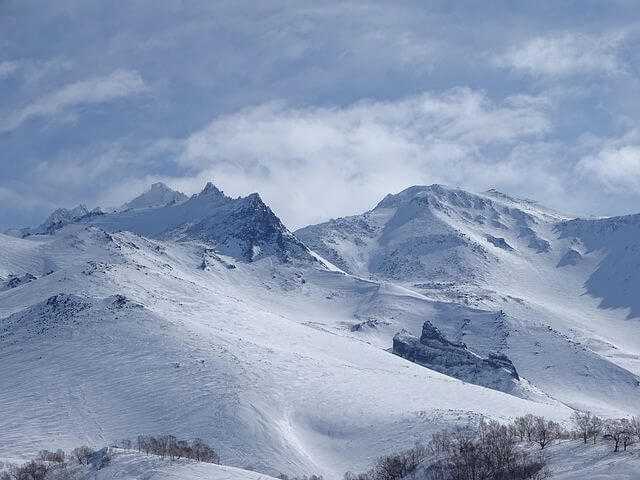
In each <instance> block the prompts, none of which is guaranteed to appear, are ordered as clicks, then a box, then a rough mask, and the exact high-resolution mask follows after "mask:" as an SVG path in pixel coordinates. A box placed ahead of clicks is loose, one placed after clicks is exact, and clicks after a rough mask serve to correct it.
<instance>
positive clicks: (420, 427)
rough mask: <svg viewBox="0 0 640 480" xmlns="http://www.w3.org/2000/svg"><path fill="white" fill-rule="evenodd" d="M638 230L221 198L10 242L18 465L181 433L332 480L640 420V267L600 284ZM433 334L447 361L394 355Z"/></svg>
mask: <svg viewBox="0 0 640 480" xmlns="http://www.w3.org/2000/svg"><path fill="white" fill-rule="evenodd" d="M152 190H153V189H152ZM88 213H90V212H88ZM607 222H613V223H614V224H615V225H618V226H617V227H615V228H614V227H612V226H609V224H608V223H607ZM625 222H628V224H627V223H625ZM632 223H633V222H632V221H631V220H624V221H623V220H570V219H569V218H567V217H565V216H562V215H560V214H557V213H554V212H551V211H548V210H545V209H544V208H542V207H540V206H538V205H536V204H535V203H533V202H530V201H521V200H517V199H513V198H510V197H507V196H505V195H502V194H499V193H498V192H487V193H484V194H480V195H476V194H471V193H468V192H464V191H461V190H457V189H450V188H447V187H442V186H431V187H412V188H411V189H408V190H406V191H404V192H401V193H399V194H397V195H390V196H388V197H386V198H385V199H384V200H383V201H382V202H380V204H379V205H378V206H376V207H375V208H374V209H373V210H371V211H370V212H367V213H364V214H362V215H358V216H354V217H349V218H345V219H339V220H335V221H332V222H328V223H326V224H322V225H317V226H312V227H307V228H305V229H302V230H300V231H298V232H297V233H296V234H295V235H294V234H292V233H291V232H289V231H288V230H287V228H286V227H285V226H284V225H283V224H282V222H281V221H280V220H279V219H278V218H277V216H276V215H275V214H274V213H273V212H272V211H271V209H270V208H269V207H268V206H267V205H265V204H264V202H263V201H262V200H261V199H260V197H259V196H258V195H257V194H253V195H249V196H247V197H243V198H237V199H233V198H229V197H227V196H226V195H224V194H223V193H222V192H221V191H220V190H219V189H217V188H216V187H215V186H214V185H213V184H208V185H207V186H206V187H205V188H204V190H203V191H202V192H200V193H199V194H196V195H194V196H192V197H191V198H188V199H182V200H179V201H169V202H167V203H166V204H156V203H155V202H149V203H147V204H144V203H141V204H139V207H135V208H128V209H126V210H122V209H120V210H118V211H116V212H111V213H103V212H101V214H96V215H86V214H83V215H80V216H78V217H77V218H75V219H73V218H72V219H71V220H70V221H68V222H66V223H65V222H62V224H60V225H59V227H57V228H54V229H50V230H43V231H40V232H38V233H36V232H32V233H31V234H30V235H28V236H26V237H24V238H17V237H15V236H8V235H0V279H1V280H2V281H3V285H5V286H4V287H3V288H0V405H2V407H3V413H4V415H2V416H0V440H1V441H0V460H3V459H4V460H11V459H18V458H19V457H21V458H26V457H28V456H29V455H32V454H33V453H35V452H36V451H37V450H39V449H40V448H49V449H55V448H58V447H60V448H65V449H70V448H73V447H75V446H77V445H78V444H81V443H89V444H94V445H96V446H101V445H104V444H105V443H107V442H110V441H112V440H115V439H121V438H127V437H128V438H134V437H135V436H136V435H137V434H149V433H165V432H168V433H172V434H174V435H177V436H180V437H182V438H194V437H202V438H205V439H206V440H207V441H208V442H209V443H210V444H212V445H213V446H214V447H215V448H216V449H218V450H219V451H220V453H221V457H222V460H223V462H224V463H226V464H230V465H233V466H236V467H248V466H251V467H252V468H253V469H257V470H259V471H262V472H265V473H268V474H272V475H274V476H276V475H277V474H278V473H281V472H284V473H287V474H302V473H312V472H317V473H322V474H324V475H325V476H326V478H330V479H333V478H340V477H341V476H342V474H343V473H344V471H346V470H353V471H359V470H363V469H364V468H366V467H367V466H368V465H369V464H370V463H371V461H372V460H373V459H374V458H375V457H376V456H378V455H380V454H382V453H385V452H392V451H396V450H398V449H401V448H403V447H407V446H411V445H413V444H414V443H415V442H416V441H418V440H421V439H427V438H428V437H429V435H430V433H431V432H433V431H435V430H438V429H440V428H441V427H443V426H446V425H450V424H453V423H458V422H460V421H465V420H467V419H469V418H477V417H478V416H479V415H485V416H489V417H492V418H498V419H506V418H509V417H512V416H515V415H520V414H523V413H528V412H531V413H537V414H542V415H545V416H547V417H549V418H555V419H558V420H564V419H567V418H568V416H569V415H570V413H571V411H572V410H571V409H572V408H584V409H590V410H592V411H596V412H598V413H601V414H604V415H619V414H620V413H621V412H624V413H627V414H628V413H640V411H639V410H638V408H639V407H638V405H640V402H638V400H639V398H640V396H639V395H640V387H639V383H638V373H640V363H639V360H640V335H638V333H639V332H638V329H639V326H640V324H639V323H638V322H637V320H634V318H635V317H634V315H635V314H634V310H633V308H632V307H633V299H634V298H635V297H633V295H632V294H633V278H634V277H633V275H634V271H633V270H632V269H629V270H628V271H627V270H622V271H627V272H628V273H629V275H631V277H630V278H631V280H626V279H625V278H624V277H623V278H619V277H617V276H615V275H614V272H615V271H614V270H612V269H607V268H605V269H604V271H603V273H598V272H599V271H600V270H601V269H602V266H603V265H605V266H606V265H607V262H609V261H611V262H613V263H614V264H615V262H616V261H619V260H616V259H619V258H621V257H619V255H625V253H624V252H626V251H629V250H632V251H635V250H633V248H634V247H633V245H635V244H636V243H635V240H634V238H633V237H634V235H633V232H634V228H635V227H634V226H633V225H632ZM636 238H637V237H636ZM570 251H575V252H576V253H575V254H571V253H569V252H570ZM325 259H326V260H325ZM607 259H611V260H607ZM612 268H613V267H612ZM599 275H604V276H602V277H599ZM16 278H17V279H23V278H24V279H26V280H28V281H26V280H25V281H24V282H23V281H13V280H12V279H16ZM594 278H595V279H594ZM8 282H11V285H8ZM590 282H591V283H590ZM602 282H605V283H608V289H604V290H602V289H601V290H598V288H596V287H594V285H596V286H602V285H603V283H602ZM614 282H619V287H620V288H618V284H617V283H614ZM624 285H628V288H627V290H624V289H623V288H622V287H624ZM613 289H615V290H616V292H615V293H616V295H620V296H618V297H615V296H609V297H608V299H605V297H604V296H603V294H605V293H607V294H608V292H609V291H611V290H613ZM620 292H626V293H620ZM610 295H613V294H610ZM605 300H606V302H609V303H606V302H605ZM614 307H615V308H614ZM427 321H428V322H429V325H431V327H432V328H431V329H429V328H427V333H429V332H434V331H437V332H438V335H437V336H436V335H435V334H430V335H427V337H429V338H426V337H425V338H426V340H425V342H426V343H428V342H427V340H438V342H439V343H440V344H441V345H444V347H445V348H444V350H445V353H446V359H445V360H446V361H444V362H441V363H440V364H433V363H432V364H430V363H429V361H430V360H429V361H423V362H416V361H411V360H416V358H411V359H407V358H403V357H402V356H400V355H399V354H394V353H393V352H392V349H393V347H394V342H393V339H394V336H396V334H398V333H399V332H401V331H403V330H404V333H403V335H405V337H404V338H405V339H411V338H413V340H411V342H414V343H413V344H412V345H413V346H414V347H415V348H422V347H419V345H418V344H417V343H415V342H417V341H418V339H417V337H421V335H422V336H424V335H423V334H424V330H425V328H424V325H425V322H427ZM436 329H437V330H436ZM436 337H437V338H436ZM421 340H422V339H421ZM423 345H424V344H423ZM429 345H431V347H433V346H434V345H433V344H429ZM435 347H437V348H441V346H439V345H435ZM396 353H400V352H396ZM452 359H453V363H452ZM456 359H460V362H458V360H456ZM464 362H467V364H472V366H473V368H474V369H476V370H477V369H478V368H484V367H485V366H486V367H487V368H488V370H487V372H489V373H490V375H489V376H488V377H485V376H482V378H480V377H478V376H477V375H476V373H475V370H474V375H475V376H471V377H470V376H468V375H469V371H468V370H465V369H464V368H458V367H460V365H462V364H463V363H464ZM511 369H513V372H517V374H516V375H512V374H510V373H509V372H510V371H511ZM491 372H493V373H491ZM505 372H506V374H507V375H506V376H505ZM494 374H497V375H498V376H497V377H495V376H493V375H494ZM516 376H517V379H516ZM507 377H508V378H507ZM486 378H489V379H492V378H497V379H498V381H496V382H493V381H488V382H487V381H485V379H486ZM470 382H474V383H477V384H474V383H470ZM505 382H506V383H508V382H516V383H514V386H513V388H504V385H505Z"/></svg>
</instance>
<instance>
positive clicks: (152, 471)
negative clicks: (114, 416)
mask: <svg viewBox="0 0 640 480" xmlns="http://www.w3.org/2000/svg"><path fill="white" fill-rule="evenodd" d="M110 456H111V460H110V461H109V463H108V464H107V465H106V466H105V467H103V468H101V469H100V470H96V469H95V468H94V467H91V466H89V467H81V468H77V467H76V468H75V472H74V473H75V474H76V477H75V478H77V479H78V480H85V479H86V480H111V479H116V478H117V479H118V480H139V479H147V480H275V479H274V478H273V477H269V476H267V475H263V474H261V473H256V472H252V471H249V470H244V469H239V468H234V467H228V466H224V465H215V464H212V463H200V462H195V461H192V460H184V459H181V460H169V459H163V458H160V457H158V456H155V455H145V454H141V453H138V452H135V451H125V450H118V449H111V453H110Z"/></svg>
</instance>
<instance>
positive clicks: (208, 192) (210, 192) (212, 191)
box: [198, 182, 227, 198]
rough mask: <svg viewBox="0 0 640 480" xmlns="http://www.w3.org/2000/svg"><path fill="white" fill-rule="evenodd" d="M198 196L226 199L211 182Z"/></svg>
mask: <svg viewBox="0 0 640 480" xmlns="http://www.w3.org/2000/svg"><path fill="white" fill-rule="evenodd" d="M198 196H216V197H225V198H227V197H226V195H225V194H224V192H223V191H222V190H220V189H219V188H218V187H216V186H215V185H214V184H213V182H207V184H206V185H205V186H204V188H203V189H202V191H201V192H200V193H199V194H198Z"/></svg>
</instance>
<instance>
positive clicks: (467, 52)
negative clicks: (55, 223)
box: [0, 0, 640, 229]
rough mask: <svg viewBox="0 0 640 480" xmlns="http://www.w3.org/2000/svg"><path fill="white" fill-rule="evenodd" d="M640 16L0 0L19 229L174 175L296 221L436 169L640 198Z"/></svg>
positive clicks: (4, 128) (12, 194)
mask: <svg viewBox="0 0 640 480" xmlns="http://www.w3.org/2000/svg"><path fill="white" fill-rule="evenodd" d="M454 3H455V5H452V4H454ZM545 3H546V5H545ZM426 5H428V6H426ZM639 13H640V9H639V8H638V4H637V2H634V1H630V2H615V1H609V2H591V1H588V0H577V1H570V2H560V1H548V2H540V1H531V2H512V1H505V2H499V1H492V2H480V1H475V2H468V3H467V2H450V1H448V0H447V1H443V2H437V1H430V2H424V1H422V0H420V1H415V2H411V1H398V0H395V1H385V2H373V1H371V2H364V1H362V2H360V1H352V2H348V1H345V2H324V1H318V0H316V1H313V2H304V1H302V0H295V1H290V2H288V1H256V0H252V1H247V2H245V1H242V0H232V1H211V0H207V1H202V2H198V1H186V0H185V1H174V2H172V1H168V0H160V1H159V0H148V1H142V0H141V1H135V0H131V1H127V2H109V1H99V2H98V1H89V0H77V1H67V0H56V1H44V0H43V1H30V0H0V205H1V207H0V229H3V228H7V227H10V226H24V225H31V224H36V223H39V222H40V221H41V220H43V218H44V217H46V215H47V214H48V213H49V211H50V210H52V209H53V208H56V207H60V206H74V205H76V204H78V203H81V202H82V203H85V204H86V205H87V206H88V207H94V206H97V205H100V206H115V205H119V204H121V203H124V202H125V201H126V200H128V199H130V198H131V197H133V196H135V195H136V194H137V193H140V192H141V191H143V190H144V189H145V188H146V187H147V186H148V185H149V184H151V183H152V182H155V181H164V182H165V183H167V184H168V185H170V186H172V187H174V188H177V189H180V190H182V191H184V192H185V193H188V194H191V193H194V192H196V191H199V190H200V189H201V188H202V187H203V186H204V184H205V183H206V182H207V181H208V180H212V181H213V182H214V183H216V185H218V186H219V187H220V188H221V189H223V190H224V191H225V192H226V193H228V194H230V195H233V196H236V195H241V194H242V195H244V194H247V193H251V192H253V191H258V192H260V194H261V195H262V197H263V198H264V199H265V201H266V202H267V203H269V204H270V205H271V207H272V208H273V209H274V211H275V212H276V213H277V214H278V215H279V216H280V217H281V218H282V219H283V220H284V221H285V223H286V224H287V225H289V226H290V227H292V228H295V227H299V226H302V225H305V224H308V223H316V222H319V221H322V220H326V219H328V218H331V217H337V216H343V215H348V214H352V213H357V212H361V211H364V210H367V209H369V208H371V207H372V206H373V205H374V204H375V203H376V202H377V201H378V200H379V199H380V198H381V197H383V196H384V195H385V194H386V193H388V192H396V191H399V190H401V189H403V188H405V187H407V186H410V185H415V184H431V183H444V184H448V185H452V186H459V187H462V188H466V189H469V190H472V191H483V190H486V189H488V188H497V189H499V190H502V191H505V192H507V193H510V194H513V195H516V196H524V197H529V198H533V199H536V200H538V201H540V202H541V203H543V204H546V205H548V206H550V207H553V208H556V209H558V210H561V211H565V212H568V213H574V214H579V215H616V214H624V213H631V212H640V202H639V200H640V129H639V128H638V125H639V123H638V120H639V119H640V78H639V77H638V73H639V70H638V68H639V67H640V48H639V47H640V45H639V44H640V15H639Z"/></svg>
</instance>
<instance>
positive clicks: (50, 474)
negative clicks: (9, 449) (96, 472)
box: [0, 446, 95, 480]
mask: <svg viewBox="0 0 640 480" xmlns="http://www.w3.org/2000/svg"><path fill="white" fill-rule="evenodd" d="M94 454H95V451H94V450H93V449H91V448H89V447H87V446H82V447H78V448H74V449H73V450H72V451H71V452H70V453H68V454H67V453H66V452H64V451H63V450H56V451H55V452H51V451H49V450H41V451H40V452H39V453H38V456H37V458H34V459H33V460H31V461H29V462H27V463H25V464H22V465H9V466H7V468H6V469H5V470H4V471H2V472H0V480H72V479H73V478H75V475H74V471H73V469H72V468H71V469H70V467H73V466H77V465H87V464H88V462H89V459H90V458H91V456H93V455H94Z"/></svg>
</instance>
